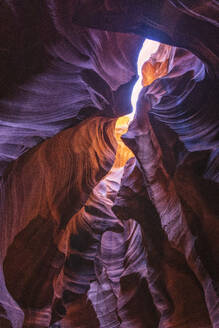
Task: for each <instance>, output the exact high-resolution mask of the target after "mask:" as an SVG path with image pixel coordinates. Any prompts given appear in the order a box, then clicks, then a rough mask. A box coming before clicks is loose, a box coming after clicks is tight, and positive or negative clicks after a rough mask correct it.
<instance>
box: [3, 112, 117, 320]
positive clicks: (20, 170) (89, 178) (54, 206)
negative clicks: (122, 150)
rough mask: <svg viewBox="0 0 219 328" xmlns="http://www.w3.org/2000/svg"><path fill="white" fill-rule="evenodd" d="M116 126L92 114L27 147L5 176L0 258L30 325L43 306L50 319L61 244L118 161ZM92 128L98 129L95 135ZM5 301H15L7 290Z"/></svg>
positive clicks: (61, 256) (61, 260)
mask: <svg viewBox="0 0 219 328" xmlns="http://www.w3.org/2000/svg"><path fill="white" fill-rule="evenodd" d="M114 126H115V120H112V119H111V120H109V119H106V118H100V117H95V118H91V119H88V120H87V121H84V122H83V123H81V124H80V125H78V126H77V128H76V127H75V128H70V129H67V130H65V131H63V132H61V133H60V134H57V135H56V136H55V137H53V138H51V139H48V140H47V141H45V142H44V143H42V144H40V145H39V146H37V147H36V148H34V149H32V150H31V151H29V152H27V153H26V154H25V155H23V156H22V157H21V158H19V159H18V160H17V161H15V162H14V163H12V165H11V167H10V168H9V169H8V172H7V174H6V175H5V176H4V180H3V182H2V185H1V222H2V229H1V238H0V240H1V262H2V261H3V260H4V274H5V282H6V286H7V289H8V291H9V292H10V293H11V294H12V297H13V298H14V299H15V300H16V302H17V303H18V304H19V306H20V307H21V308H22V309H23V310H25V321H26V322H27V323H28V324H29V323H30V322H31V320H32V317H34V316H35V315H36V316H37V315H38V313H37V310H39V309H41V310H42V311H40V319H39V322H40V323H39V325H40V324H41V321H43V322H44V319H45V317H46V325H47V326H48V324H49V322H50V315H51V309H50V308H51V303H52V300H53V297H54V289H55V284H56V280H57V276H58V274H59V273H60V270H61V268H62V266H63V265H64V262H65V255H66V247H65V246H62V247H61V246H60V247H61V248H60V247H59V244H60V243H61V245H62V240H63V238H65V234H67V235H68V231H69V229H70V228H68V226H69V224H70V227H71V225H72V224H73V227H71V229H73V231H74V229H75V230H76V232H77V229H78V228H77V225H76V223H75V221H77V220H79V218H80V214H78V215H79V217H78V216H76V218H75V219H74V220H73V223H71V222H72V221H71V220H70V219H71V217H72V216H73V215H74V214H76V213H77V212H78V211H79V210H80V208H82V206H83V205H84V203H85V202H86V201H87V199H88V197H89V193H90V192H91V191H92V189H93V188H94V187H95V185H96V184H97V183H98V182H99V181H100V180H101V178H102V177H103V176H104V175H105V174H106V173H107V172H108V171H109V169H110V168H111V166H112V164H113V161H114V158H115V149H116V140H115V138H114V135H113V131H114ZM90 131H96V132H95V134H94V135H92V136H91V135H90ZM79 136H80V137H79ZM79 139H80V140H79ZM57 154H58V156H57ZM91 168H92V170H91ZM60 173H61V174H60ZM57 186H59V187H58V188H57ZM61 191H62V192H61ZM11 204H14V206H11ZM79 213H80V212H79ZM78 224H79V223H78ZM74 225H76V226H74ZM76 232H74V233H75V234H77V233H76ZM85 235H86V234H85ZM69 238H70V237H69ZM75 238H76V241H77V237H75ZM83 238H84V236H83V233H82V239H83ZM79 239H80V238H79ZM79 241H80V240H79ZM75 243H76V244H77V242H75ZM8 247H9V248H8ZM67 249H68V248H67ZM76 263H77V261H76ZM14 266H15V267H16V270H14V269H13V268H14ZM76 266H77V265H76ZM2 285H3V286H4V280H3V278H2ZM4 289H5V286H4ZM36 294H37V296H36ZM6 296H7V293H6ZM7 298H9V297H8V296H7ZM2 302H3V308H5V311H6V312H7V310H8V308H10V306H13V305H11V304H10V302H9V301H8V300H7V299H5V298H4V294H3V299H1V303H2ZM16 308H18V307H17V306H16ZM38 312H39V311H38ZM29 316H30V319H29ZM48 318H49V319H48ZM37 320H38V319H37ZM48 320H49V321H48ZM18 321H19V320H18ZM34 323H35V321H34ZM37 323H38V322H37ZM18 324H20V325H21V323H18ZM44 324H45V322H44ZM15 326H16V325H15ZM42 326H43V325H42Z"/></svg>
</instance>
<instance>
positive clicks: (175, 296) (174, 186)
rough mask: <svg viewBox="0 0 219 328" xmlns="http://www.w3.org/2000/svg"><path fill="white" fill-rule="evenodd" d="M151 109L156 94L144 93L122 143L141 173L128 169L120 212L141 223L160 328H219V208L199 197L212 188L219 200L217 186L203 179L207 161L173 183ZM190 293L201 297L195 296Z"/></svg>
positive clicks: (190, 164)
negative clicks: (153, 96)
mask: <svg viewBox="0 0 219 328" xmlns="http://www.w3.org/2000/svg"><path fill="white" fill-rule="evenodd" d="M150 109H151V102H150V94H149V95H148V96H147V94H146V93H145V92H144V90H143V92H142V93H141V95H140V98H139V102H138V109H137V113H136V117H135V119H134V121H133V122H132V123H131V125H130V127H129V130H128V132H127V133H126V134H125V135H124V136H123V140H124V142H125V143H126V145H128V146H129V147H130V149H131V150H132V151H133V153H134V154H135V156H136V158H137V160H138V165H137V166H135V163H129V164H128V166H127V168H126V169H125V173H124V178H123V181H122V184H121V189H120V191H119V194H118V197H117V200H116V201H115V204H114V207H113V210H114V212H115V213H116V214H117V216H118V217H120V218H121V219H128V218H130V217H132V218H135V219H136V220H138V221H139V222H141V225H142V227H143V231H144V244H145V249H146V252H147V256H146V258H147V280H148V284H149V288H150V290H151V293H152V295H153V299H154V303H155V305H156V306H157V308H158V310H159V312H160V313H161V320H160V326H161V327H187V326H188V325H189V326H190V327H197V326H198V327H202V326H203V327H210V326H211V324H212V326H213V327H217V325H218V319H217V318H218V311H219V309H218V272H217V268H218V256H217V255H218V248H217V245H216V243H217V242H216V239H217V237H216V236H218V232H219V225H218V219H217V218H218V213H219V208H218V207H217V206H216V207H217V208H216V207H215V206H214V205H213V206H212V203H213V204H214V202H212V200H210V199H209V198H208V196H205V194H204V193H203V192H201V193H200V192H199V190H204V189H202V188H203V187H201V185H205V184H206V187H207V188H208V190H209V192H210V193H211V194H212V195H214V194H215V193H216V194H217V195H218V186H217V185H214V184H213V185H212V184H209V183H208V182H206V181H205V180H204V179H203V178H201V176H200V169H201V168H202V166H203V161H204V160H205V159H203V158H202V157H203V156H202V157H201V158H199V157H198V156H197V155H196V156H195V155H194V159H193V160H191V159H190V156H189V157H188V159H187V160H186V161H185V163H183V164H182V166H181V167H179V168H178V169H177V170H176V172H175V175H174V177H173V178H171V176H170V175H169V174H168V173H167V171H166V169H165V168H164V165H163V162H162V151H161V148H160V145H159V143H158V141H157V138H156V135H155V134H154V131H153V129H152V126H151V124H150V121H149V118H148V114H147V111H149V110H150ZM143 118H144V120H143V121H142V119H143ZM199 166H200V167H199ZM202 169H203V168H202ZM202 174H203V173H202ZM133 186H134V187H133ZM145 193H146V195H145ZM130 198H131V199H134V206H135V207H134V206H133V204H132V203H131V202H130V201H129V200H130ZM144 199H145V200H144ZM129 205H130V207H131V208H130V209H129ZM133 207H134V208H133ZM212 227H214V232H212V231H211V229H212ZM213 245H214V247H213ZM207 254H209V258H210V260H209V261H208V260H206V258H207V256H206V255H207ZM158 259H159V261H158ZM179 281H180V283H179ZM186 290H187V291H186ZM191 290H193V291H195V290H196V292H194V294H193V295H191V294H190V293H191ZM187 295H190V296H189V297H188V296H187ZM183 296H185V298H183ZM186 296H187V297H186ZM193 297H194V298H193ZM196 298H197V299H196ZM190 301H191V303H190V304H189V302H190ZM194 304H198V307H197V308H196V307H195V306H194ZM205 304H206V307H207V308H206V309H205ZM200 309H202V310H201V312H200ZM207 311H208V313H207ZM208 315H209V318H210V320H211V324H210V321H209V319H208Z"/></svg>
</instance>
